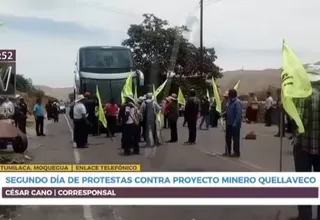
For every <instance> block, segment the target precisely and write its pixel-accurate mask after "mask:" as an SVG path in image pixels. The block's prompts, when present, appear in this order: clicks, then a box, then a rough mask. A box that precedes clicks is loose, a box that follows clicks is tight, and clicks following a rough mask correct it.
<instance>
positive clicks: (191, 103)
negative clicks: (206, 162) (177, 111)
mask: <svg viewBox="0 0 320 220" xmlns="http://www.w3.org/2000/svg"><path fill="white" fill-rule="evenodd" d="M199 108H200V102H199V99H198V98H197V97H196V92H195V91H194V90H193V89H192V90H191V91H190V96H189V98H188V100H187V103H186V107H185V114H186V121H187V124H188V130H189V138H188V141H186V142H185V144H195V143H196V139H197V120H198V115H199Z"/></svg>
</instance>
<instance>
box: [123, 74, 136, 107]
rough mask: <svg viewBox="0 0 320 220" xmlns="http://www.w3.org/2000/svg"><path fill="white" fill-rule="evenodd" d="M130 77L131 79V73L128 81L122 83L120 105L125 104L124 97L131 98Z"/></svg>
mask: <svg viewBox="0 0 320 220" xmlns="http://www.w3.org/2000/svg"><path fill="white" fill-rule="evenodd" d="M132 77H133V73H131V74H130V75H129V76H128V79H127V80H126V82H125V83H124V86H123V89H122V91H121V102H122V104H123V103H124V102H125V98H124V97H125V96H127V95H132V96H133V92H132Z"/></svg>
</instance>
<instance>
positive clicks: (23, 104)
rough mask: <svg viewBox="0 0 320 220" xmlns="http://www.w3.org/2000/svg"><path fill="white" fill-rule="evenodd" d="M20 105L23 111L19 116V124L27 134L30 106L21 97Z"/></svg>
mask: <svg viewBox="0 0 320 220" xmlns="http://www.w3.org/2000/svg"><path fill="white" fill-rule="evenodd" d="M18 106H19V107H20V112H21V117H20V118H19V121H18V126H19V129H20V130H21V131H22V132H23V133H25V134H26V133H27V131H26V127H27V118H28V106H27V103H26V102H25V101H24V99H23V98H21V99H20V101H19V104H18Z"/></svg>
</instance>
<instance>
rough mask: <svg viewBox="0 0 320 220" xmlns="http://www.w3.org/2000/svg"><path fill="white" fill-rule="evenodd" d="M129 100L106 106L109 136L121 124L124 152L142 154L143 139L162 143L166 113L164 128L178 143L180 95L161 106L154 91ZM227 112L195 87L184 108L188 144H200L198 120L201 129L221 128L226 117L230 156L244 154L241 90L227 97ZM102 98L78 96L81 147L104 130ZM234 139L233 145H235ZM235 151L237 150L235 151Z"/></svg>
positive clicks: (77, 141)
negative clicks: (99, 111)
mask: <svg viewBox="0 0 320 220" xmlns="http://www.w3.org/2000/svg"><path fill="white" fill-rule="evenodd" d="M124 98H125V102H124V103H123V104H122V105H121V106H118V105H117V104H115V102H114V99H111V100H110V102H109V103H107V104H106V105H105V106H104V113H105V116H106V119H107V129H106V134H107V137H111V138H112V137H114V136H115V133H116V132H117V130H116V129H117V124H120V125H121V131H122V138H121V143H122V149H123V152H124V155H131V154H139V153H140V147H139V145H140V144H139V143H140V142H142V141H143V142H145V144H146V146H147V147H157V146H159V145H161V143H162V140H160V139H161V135H159V133H160V130H161V129H160V126H161V124H162V123H161V119H160V118H161V116H160V115H163V128H169V129H170V138H169V140H167V142H168V143H175V142H177V141H178V140H179V137H178V125H177V122H178V118H179V115H180V114H179V111H180V110H181V105H180V104H179V103H178V100H177V95H176V94H174V93H173V94H171V95H170V96H169V97H166V98H165V99H164V100H163V101H162V104H161V105H159V103H158V102H157V100H155V99H154V95H153V93H148V94H146V95H145V96H141V97H139V98H138V99H137V100H136V99H135V98H134V97H133V96H131V95H127V96H125V97H124ZM224 103H225V105H224V111H223V113H222V114H220V113H219V112H218V111H217V110H216V103H215V101H214V99H212V98H208V97H200V98H199V97H198V96H197V95H196V92H195V91H194V90H191V91H190V93H189V96H188V98H187V101H186V103H185V105H184V106H182V107H183V116H184V122H183V124H184V126H188V131H189V134H188V140H186V142H185V144H189V145H193V144H196V140H197V129H198V127H197V122H198V120H199V118H201V119H200V125H199V129H202V127H203V125H204V124H205V129H209V128H210V127H217V126H218V120H219V119H220V117H223V120H224V121H225V126H226V144H227V147H226V153H225V155H226V156H234V157H239V156H240V143H239V142H240V129H241V123H242V104H241V101H240V100H239V99H238V97H237V91H236V90H234V89H232V90H230V91H229V92H228V93H227V95H226V96H225V99H224ZM97 106H98V101H97V98H96V97H95V96H91V95H90V94H89V93H85V94H84V95H81V94H80V95H78V97H77V99H76V100H75V104H74V106H72V107H71V111H70V117H71V118H72V119H73V121H74V142H75V146H76V147H77V148H86V147H88V134H89V133H91V134H92V135H93V136H94V135H98V134H99V133H100V131H99V130H100V126H99V121H98V117H97ZM232 142H233V147H232ZM232 150H233V153H232Z"/></svg>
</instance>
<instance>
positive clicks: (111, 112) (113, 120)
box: [104, 98, 119, 137]
mask: <svg viewBox="0 0 320 220" xmlns="http://www.w3.org/2000/svg"><path fill="white" fill-rule="evenodd" d="M118 111H119V107H118V106H117V104H115V101H114V98H111V100H110V103H108V104H106V105H105V107H104V112H105V113H106V118H107V123H108V128H109V129H107V132H106V133H107V137H109V136H111V137H114V136H115V133H116V126H117V113H118ZM109 131H110V134H109Z"/></svg>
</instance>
